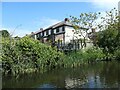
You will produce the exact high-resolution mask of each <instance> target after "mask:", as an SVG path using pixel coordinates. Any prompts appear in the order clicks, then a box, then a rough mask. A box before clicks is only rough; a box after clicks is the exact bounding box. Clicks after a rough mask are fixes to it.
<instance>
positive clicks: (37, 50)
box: [2, 37, 63, 75]
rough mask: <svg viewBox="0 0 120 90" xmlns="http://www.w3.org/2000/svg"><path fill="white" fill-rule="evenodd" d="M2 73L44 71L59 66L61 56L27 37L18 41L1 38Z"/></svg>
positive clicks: (54, 50)
mask: <svg viewBox="0 0 120 90" xmlns="http://www.w3.org/2000/svg"><path fill="white" fill-rule="evenodd" d="M2 46H3V47H2V48H3V52H2V65H3V73H4V74H8V73H12V74H14V75H17V74H19V73H26V72H27V73H28V72H33V71H40V72H43V71H46V70H47V69H48V67H49V69H52V68H56V66H57V67H58V66H60V64H61V63H60V62H61V61H62V60H63V59H62V57H63V54H62V53H60V52H57V50H56V49H55V48H54V49H53V48H51V47H50V46H47V45H44V44H42V43H40V42H39V41H36V40H34V39H32V38H29V37H24V38H21V39H19V40H15V39H10V38H3V42H2Z"/></svg>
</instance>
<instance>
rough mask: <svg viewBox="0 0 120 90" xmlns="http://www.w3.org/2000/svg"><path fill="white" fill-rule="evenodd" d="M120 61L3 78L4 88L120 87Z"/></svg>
mask: <svg viewBox="0 0 120 90" xmlns="http://www.w3.org/2000/svg"><path fill="white" fill-rule="evenodd" d="M119 75H120V63H119V62H101V63H97V64H92V65H83V66H81V67H79V68H72V69H71V68H67V69H59V70H53V71H50V72H47V73H44V74H39V73H33V74H29V75H23V76H21V77H20V78H18V79H17V80H16V79H15V78H13V77H4V78H3V88H8V87H9V88H15V87H17V88H22V87H24V88H67V89H70V88H104V87H105V88H109V87H111V88H118V87H120V78H119Z"/></svg>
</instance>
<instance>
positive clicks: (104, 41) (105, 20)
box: [97, 8, 120, 54]
mask: <svg viewBox="0 0 120 90" xmlns="http://www.w3.org/2000/svg"><path fill="white" fill-rule="evenodd" d="M101 19H102V24H104V25H99V26H102V27H100V31H99V32H98V33H97V45H98V46H99V47H101V48H103V50H104V52H106V53H107V54H108V53H114V51H115V50H116V49H118V47H119V46H120V29H119V25H120V21H119V16H118V11H117V10H116V9H115V8H114V9H112V10H111V11H109V12H106V16H105V17H102V18H101Z"/></svg>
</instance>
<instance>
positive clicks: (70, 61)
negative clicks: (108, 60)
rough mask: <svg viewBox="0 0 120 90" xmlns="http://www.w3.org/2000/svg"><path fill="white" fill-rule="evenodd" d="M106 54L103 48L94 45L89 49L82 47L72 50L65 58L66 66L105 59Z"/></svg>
mask: <svg viewBox="0 0 120 90" xmlns="http://www.w3.org/2000/svg"><path fill="white" fill-rule="evenodd" d="M104 57H105V54H104V53H103V51H102V49H100V48H97V47H92V48H88V49H82V50H79V51H77V52H74V51H73V52H70V53H69V54H68V55H66V56H65V58H64V61H63V63H64V65H65V67H76V66H79V65H81V64H86V63H93V62H96V61H99V60H103V59H104Z"/></svg>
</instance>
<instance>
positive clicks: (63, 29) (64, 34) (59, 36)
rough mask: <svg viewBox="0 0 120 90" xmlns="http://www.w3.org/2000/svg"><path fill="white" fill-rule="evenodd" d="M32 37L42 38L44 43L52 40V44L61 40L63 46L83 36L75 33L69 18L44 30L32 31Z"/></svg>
mask: <svg viewBox="0 0 120 90" xmlns="http://www.w3.org/2000/svg"><path fill="white" fill-rule="evenodd" d="M31 37H33V38H34V39H36V40H40V41H41V42H42V43H47V42H51V43H52V44H54V43H56V42H58V41H59V42H60V43H61V44H62V46H65V45H66V44H69V43H70V42H71V41H73V40H76V39H79V38H82V37H81V36H78V35H76V34H75V29H74V28H73V25H72V24H71V23H70V22H69V19H68V18H65V19H64V21H61V22H59V23H57V24H55V25H52V26H50V27H48V28H46V29H44V30H43V28H40V30H39V31H38V32H35V33H33V32H32V33H31Z"/></svg>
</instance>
